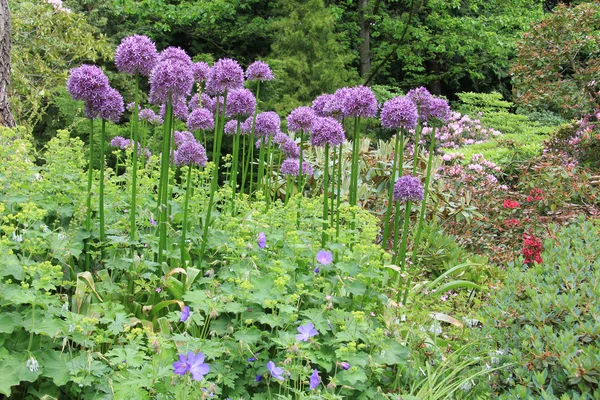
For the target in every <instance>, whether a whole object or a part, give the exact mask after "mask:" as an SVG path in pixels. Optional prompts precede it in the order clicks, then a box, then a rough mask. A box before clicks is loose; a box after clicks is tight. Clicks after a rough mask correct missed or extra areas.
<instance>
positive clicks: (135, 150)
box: [129, 72, 140, 246]
mask: <svg viewBox="0 0 600 400" xmlns="http://www.w3.org/2000/svg"><path fill="white" fill-rule="evenodd" d="M139 88H140V73H139V72H136V74H135V100H134V103H135V104H134V106H133V121H132V122H133V143H132V144H133V163H132V171H131V207H130V210H129V239H130V241H131V243H132V246H133V241H134V240H135V215H136V209H137V208H136V203H135V192H136V189H137V161H138V139H139V138H138V136H139V135H138V133H139V132H138V111H139V110H138V102H139V93H138V92H139Z"/></svg>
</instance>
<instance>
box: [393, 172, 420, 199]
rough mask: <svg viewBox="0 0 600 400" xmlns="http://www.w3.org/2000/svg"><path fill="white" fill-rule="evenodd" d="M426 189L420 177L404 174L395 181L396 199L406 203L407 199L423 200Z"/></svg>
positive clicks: (394, 196) (394, 197)
mask: <svg viewBox="0 0 600 400" xmlns="http://www.w3.org/2000/svg"><path fill="white" fill-rule="evenodd" d="M423 195H424V189H423V184H422V183H421V180H420V179H419V178H416V177H414V176H411V175H404V176H402V177H400V178H398V180H396V183H394V195H393V199H394V201H399V202H401V203H406V202H407V201H421V200H423Z"/></svg>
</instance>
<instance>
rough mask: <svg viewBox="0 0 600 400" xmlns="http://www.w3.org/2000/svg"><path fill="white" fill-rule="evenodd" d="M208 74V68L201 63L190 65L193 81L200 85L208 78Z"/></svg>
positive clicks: (205, 64)
mask: <svg viewBox="0 0 600 400" xmlns="http://www.w3.org/2000/svg"><path fill="white" fill-rule="evenodd" d="M209 72H210V66H209V65H208V64H207V63H205V62H203V61H200V62H197V63H193V64H192V73H193V74H194V81H196V82H198V83H200V82H204V81H205V80H206V78H208V73H209Z"/></svg>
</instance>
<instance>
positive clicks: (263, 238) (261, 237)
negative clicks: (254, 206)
mask: <svg viewBox="0 0 600 400" xmlns="http://www.w3.org/2000/svg"><path fill="white" fill-rule="evenodd" d="M256 244H257V245H258V247H259V248H261V249H264V248H265V247H266V246H267V235H265V233H264V232H261V233H259V234H258V236H257V238H256Z"/></svg>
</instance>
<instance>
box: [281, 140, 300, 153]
mask: <svg viewBox="0 0 600 400" xmlns="http://www.w3.org/2000/svg"><path fill="white" fill-rule="evenodd" d="M279 149H280V150H281V152H282V153H283V154H284V155H285V156H286V157H287V158H298V157H300V147H299V146H298V144H296V141H295V140H294V139H292V138H291V137H289V136H286V139H285V141H284V142H283V143H281V144H280V145H279Z"/></svg>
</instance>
